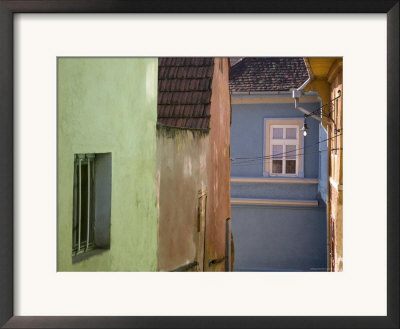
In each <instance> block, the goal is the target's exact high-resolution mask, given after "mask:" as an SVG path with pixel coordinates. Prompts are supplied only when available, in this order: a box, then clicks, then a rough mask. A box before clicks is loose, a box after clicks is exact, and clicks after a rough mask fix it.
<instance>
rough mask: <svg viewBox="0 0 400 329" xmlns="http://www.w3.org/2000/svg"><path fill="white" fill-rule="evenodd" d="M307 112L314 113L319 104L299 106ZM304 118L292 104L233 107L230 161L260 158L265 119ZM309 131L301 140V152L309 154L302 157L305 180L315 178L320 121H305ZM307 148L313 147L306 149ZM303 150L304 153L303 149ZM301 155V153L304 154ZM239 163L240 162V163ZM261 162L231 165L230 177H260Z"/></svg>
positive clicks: (317, 162)
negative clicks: (303, 146)
mask: <svg viewBox="0 0 400 329" xmlns="http://www.w3.org/2000/svg"><path fill="white" fill-rule="evenodd" d="M301 106H302V107H304V108H305V109H307V110H310V111H312V110H315V109H316V108H318V107H319V106H320V103H319V102H314V103H302V104H301ZM303 117H304V115H303V114H302V112H300V111H299V110H296V109H295V108H294V103H286V104H274V103H270V104H232V125H231V158H232V159H235V158H239V157H241V158H243V157H245V158H250V157H251V158H254V157H260V156H263V147H264V119H265V118H271V119H272V118H299V119H303ZM307 124H308V126H309V128H310V129H309V131H308V135H307V137H305V138H304V145H305V147H306V148H305V149H304V151H305V152H306V153H309V154H307V155H305V158H304V165H305V166H304V177H305V178H317V177H318V172H319V168H318V166H319V160H318V159H319V155H318V145H316V143H318V134H319V125H320V124H319V122H318V121H317V120H315V119H308V120H307ZM309 145H312V146H310V147H309ZM302 151H303V150H302ZM305 152H302V153H305ZM241 162H242V161H241ZM262 175H263V162H262V161H254V162H253V163H252V164H251V165H241V164H238V165H236V164H235V161H233V162H232V166H231V176H252V177H253V176H260V177H261V176H262Z"/></svg>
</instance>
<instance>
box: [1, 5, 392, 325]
mask: <svg viewBox="0 0 400 329" xmlns="http://www.w3.org/2000/svg"><path fill="white" fill-rule="evenodd" d="M156 12H157V13H386V14H387V86H388V89H387V132H388V133H387V141H388V152H387V163H388V168H387V169H388V171H387V173H388V177H387V183H388V184H387V216H388V217H387V241H388V246H387V256H388V261H387V316H367V317H357V316H345V317H343V316H338V317H334V316H327V317H321V316H315V317H313V316H310V317H308V316H302V317H299V316H294V317H278V316H271V317H259V316H255V317H210V316H204V317H199V316H196V317H186V316H184V317H165V316H162V317H149V316H141V317H135V316H132V317H102V316H101V317H87V316H78V317H65V316H62V317H58V316H35V317H30V316H14V312H13V303H14V297H13V275H14V273H13V215H14V211H13V199H14V198H13V193H14V185H13V173H14V171H13V167H14V162H13V155H14V148H13V142H14V140H13V134H14V129H13V15H14V14H15V13H156ZM399 130H400V126H399V1H398V0H397V1H392V0H366V1H361V0H349V1H340V0H336V1H334V0H332V1H316V0H273V1H261V0H246V1H243V0H220V1H215V0H201V1H198V0H197V1H184V0H174V1H163V0H139V1H129V0H128V1H127V0H96V1H91V0H80V1H78V0H37V1H36V0H35V1H32V0H25V1H20V0H1V2H0V136H1V138H0V182H1V184H0V325H1V326H2V327H4V328H158V327H160V328H163V327H165V328H166V327H175V328H183V327H185V328H213V327H215V328H226V327H230V328H234V327H241V328H247V327H257V328H264V327H275V328H337V327H340V328H399V312H398V309H399V283H398V279H399V222H398V220H399V199H400V198H399V168H400V165H399V145H400V143H399V142H400V141H399ZM366 289H368V288H367V287H366Z"/></svg>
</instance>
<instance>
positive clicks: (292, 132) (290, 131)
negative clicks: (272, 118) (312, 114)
mask: <svg viewBox="0 0 400 329" xmlns="http://www.w3.org/2000/svg"><path fill="white" fill-rule="evenodd" d="M296 132H297V129H296V128H286V139H297V134H296Z"/></svg>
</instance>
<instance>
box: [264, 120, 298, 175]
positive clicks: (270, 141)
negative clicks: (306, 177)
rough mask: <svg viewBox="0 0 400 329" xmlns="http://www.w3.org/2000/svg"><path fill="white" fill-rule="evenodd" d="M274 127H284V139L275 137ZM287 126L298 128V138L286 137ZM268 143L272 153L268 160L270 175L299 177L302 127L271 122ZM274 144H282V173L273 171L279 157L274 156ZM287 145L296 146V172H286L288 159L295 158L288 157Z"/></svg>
mask: <svg viewBox="0 0 400 329" xmlns="http://www.w3.org/2000/svg"><path fill="white" fill-rule="evenodd" d="M274 128H282V129H283V138H282V139H277V138H273V131H274ZM287 128H294V129H296V139H286V138H285V137H286V129H287ZM267 143H268V144H269V150H270V154H269V155H267V156H268V158H267V159H268V162H269V168H270V170H269V175H270V176H273V177H298V176H299V165H300V156H299V154H298V153H299V152H298V149H299V145H300V129H299V126H298V125H295V124H271V125H270V126H269V136H268V140H267ZM273 145H282V153H283V154H282V158H279V160H282V172H281V173H274V172H273V160H276V159H277V158H275V159H274V157H273ZM287 145H294V146H295V152H296V156H295V160H296V166H295V173H286V161H287V160H293V159H286V146H287Z"/></svg>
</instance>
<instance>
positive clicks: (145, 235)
mask: <svg viewBox="0 0 400 329" xmlns="http://www.w3.org/2000/svg"><path fill="white" fill-rule="evenodd" d="M57 79H58V104H57V107H58V109H57V110H58V117H57V135H58V143H57V146H58V149H57V175H58V176H57V183H58V188H57V190H58V195H57V197H58V198H57V202H58V209H57V220H58V234H57V240H58V250H57V264H58V271H155V270H156V269H157V226H158V223H157V218H158V210H157V200H156V198H157V194H156V180H155V172H156V169H155V166H156V120H157V59H156V58H59V59H58V77H57ZM106 152H111V153H112V187H111V247H110V249H109V250H106V251H104V252H102V253H99V254H97V255H93V256H91V257H89V258H88V259H86V260H83V261H80V262H78V263H74V264H73V263H72V218H73V214H72V212H73V175H74V154H75V153H106Z"/></svg>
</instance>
